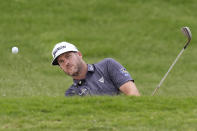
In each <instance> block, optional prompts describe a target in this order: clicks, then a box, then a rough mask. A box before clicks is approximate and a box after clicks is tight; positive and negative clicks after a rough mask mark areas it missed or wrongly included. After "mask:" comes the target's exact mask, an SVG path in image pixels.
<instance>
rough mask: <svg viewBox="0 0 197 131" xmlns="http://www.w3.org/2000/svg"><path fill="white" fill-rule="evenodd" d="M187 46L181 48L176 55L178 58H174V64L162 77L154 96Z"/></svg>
mask: <svg viewBox="0 0 197 131" xmlns="http://www.w3.org/2000/svg"><path fill="white" fill-rule="evenodd" d="M184 50H185V48H183V49H182V50H181V52H180V53H179V54H178V56H177V57H176V59H175V60H174V62H173V63H172V65H171V66H170V68H169V69H168V71H167V72H166V74H165V75H164V77H163V78H162V79H161V81H160V83H159V85H158V86H157V88H155V90H154V92H153V94H152V96H154V95H155V93H156V92H157V90H158V89H159V88H160V86H161V85H162V83H163V82H164V80H165V79H166V77H167V76H168V74H169V72H170V71H171V70H172V68H173V66H174V65H175V64H176V62H177V61H178V59H179V57H180V56H181V55H182V53H183V52H184Z"/></svg>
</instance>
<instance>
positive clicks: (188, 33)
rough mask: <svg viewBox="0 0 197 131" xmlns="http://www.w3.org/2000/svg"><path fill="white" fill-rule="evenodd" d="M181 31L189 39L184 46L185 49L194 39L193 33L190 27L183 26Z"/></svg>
mask: <svg viewBox="0 0 197 131" xmlns="http://www.w3.org/2000/svg"><path fill="white" fill-rule="evenodd" d="M181 31H182V32H183V34H184V35H185V36H186V37H187V39H188V41H187V43H186V45H185V46H184V49H186V48H187V46H188V45H189V43H190V41H191V39H192V33H191V31H190V29H189V27H182V28H181Z"/></svg>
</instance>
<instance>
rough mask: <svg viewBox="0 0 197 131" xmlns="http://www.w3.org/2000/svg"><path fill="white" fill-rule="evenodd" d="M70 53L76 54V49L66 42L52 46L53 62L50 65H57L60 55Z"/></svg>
mask: <svg viewBox="0 0 197 131" xmlns="http://www.w3.org/2000/svg"><path fill="white" fill-rule="evenodd" d="M70 51H75V52H78V50H77V48H76V47H75V46H74V45H73V44H70V43H68V42H60V43H57V44H56V45H55V46H54V48H53V51H52V56H53V61H52V63H51V64H52V65H59V64H58V62H57V58H58V56H60V55H61V54H63V53H65V52H70Z"/></svg>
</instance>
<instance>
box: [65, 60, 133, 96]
mask: <svg viewBox="0 0 197 131" xmlns="http://www.w3.org/2000/svg"><path fill="white" fill-rule="evenodd" d="M127 81H133V79H132V78H131V76H130V74H129V73H128V72H127V71H126V69H125V68H124V67H123V66H122V65H121V64H120V63H118V62H117V61H115V60H114V59H112V58H106V59H104V60H102V61H100V62H99V63H96V64H88V72H87V74H86V78H85V79H83V80H73V85H72V86H71V87H70V88H69V89H68V90H67V91H66V93H65V95H66V96H73V95H79V96H86V95H118V94H120V90H119V88H120V86H121V85H123V84H124V83H126V82H127Z"/></svg>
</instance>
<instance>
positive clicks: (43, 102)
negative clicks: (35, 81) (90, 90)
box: [0, 96, 197, 131]
mask: <svg viewBox="0 0 197 131" xmlns="http://www.w3.org/2000/svg"><path fill="white" fill-rule="evenodd" d="M196 105H197V101H196V98H195V97H190V98H189V97H188V98H177V97H173V98H171V97H169V98H165V97H140V98H137V97H124V96H119V97H106V96H103V97H85V98H79V97H74V98H63V97H27V98H25V99H24V98H15V99H13V98H2V99H0V107H1V108H0V117H1V120H0V125H1V126H0V129H1V130H6V131H7V130H20V131H22V130H84V131H95V130H98V131H102V130H106V131H109V130H110V131H119V130H123V131H130V130H146V131H157V130H163V131H164V130H165V131H166V130H196V129H197V126H196V122H197V119H196V112H197V110H196V108H197V107H196Z"/></svg>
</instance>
